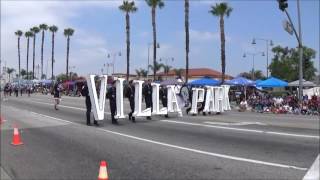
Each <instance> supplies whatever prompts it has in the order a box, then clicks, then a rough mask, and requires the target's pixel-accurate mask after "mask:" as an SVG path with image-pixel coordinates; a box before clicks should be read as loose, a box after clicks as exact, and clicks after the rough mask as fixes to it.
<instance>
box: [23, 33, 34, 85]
mask: <svg viewBox="0 0 320 180" xmlns="http://www.w3.org/2000/svg"><path fill="white" fill-rule="evenodd" d="M24 36H25V37H26V38H27V72H28V71H29V40H30V37H32V36H33V33H32V32H31V31H27V32H25V33H24ZM27 79H29V76H28V75H27Z"/></svg>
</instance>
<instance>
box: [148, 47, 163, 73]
mask: <svg viewBox="0 0 320 180" xmlns="http://www.w3.org/2000/svg"><path fill="white" fill-rule="evenodd" d="M151 45H153V43H148V66H147V79H148V76H149V66H150V47H151ZM156 48H160V44H159V43H157V46H156Z"/></svg>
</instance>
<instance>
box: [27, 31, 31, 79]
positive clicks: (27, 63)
mask: <svg viewBox="0 0 320 180" xmlns="http://www.w3.org/2000/svg"><path fill="white" fill-rule="evenodd" d="M29 40H30V38H29V37H28V38H27V79H29Z"/></svg>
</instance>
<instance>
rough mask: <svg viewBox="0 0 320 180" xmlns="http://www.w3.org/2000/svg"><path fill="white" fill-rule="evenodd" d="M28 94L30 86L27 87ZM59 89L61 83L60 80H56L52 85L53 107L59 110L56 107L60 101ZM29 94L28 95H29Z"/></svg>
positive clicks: (60, 88)
mask: <svg viewBox="0 0 320 180" xmlns="http://www.w3.org/2000/svg"><path fill="white" fill-rule="evenodd" d="M28 89H29V91H28V95H29V94H30V88H28ZM60 91H62V84H61V81H59V82H57V83H56V84H55V85H54V86H53V98H54V109H55V110H59V109H58V105H59V104H60V101H61V94H60ZM29 96H30V95H29Z"/></svg>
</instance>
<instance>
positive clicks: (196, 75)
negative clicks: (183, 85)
mask: <svg viewBox="0 0 320 180" xmlns="http://www.w3.org/2000/svg"><path fill="white" fill-rule="evenodd" d="M185 73H186V71H185V69H181V74H180V76H181V78H182V79H184V77H185ZM157 76H158V77H159V76H160V77H162V79H166V78H168V79H170V78H177V77H178V76H179V75H177V73H176V71H175V70H170V71H169V72H168V73H164V72H160V73H157ZM221 76H222V73H221V72H219V71H216V70H213V69H209V68H193V69H189V75H188V78H189V81H193V80H196V79H200V78H203V77H210V78H214V79H221ZM230 79H233V77H232V76H230V75H228V74H225V80H230Z"/></svg>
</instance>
